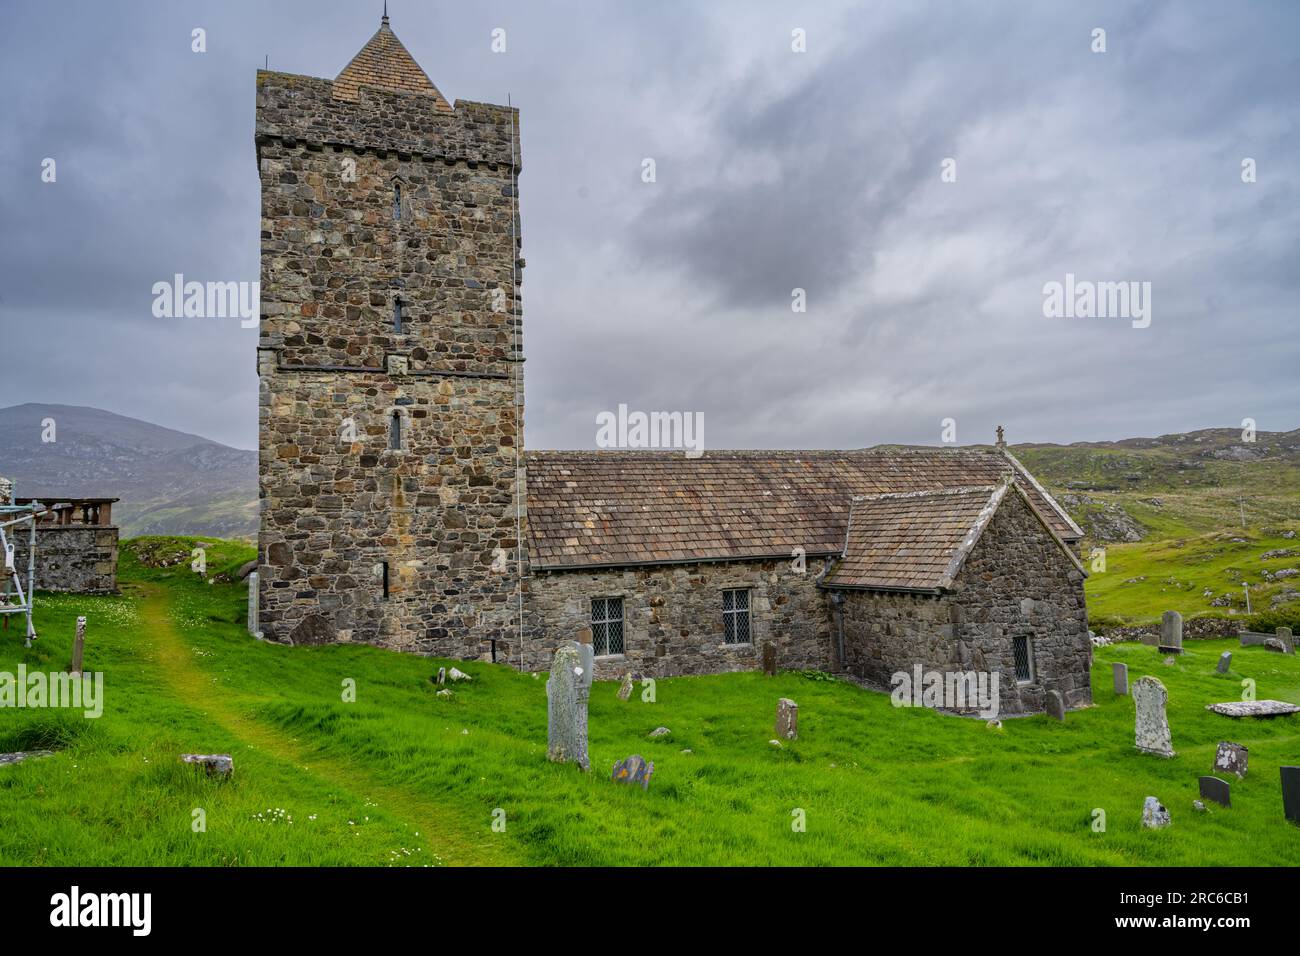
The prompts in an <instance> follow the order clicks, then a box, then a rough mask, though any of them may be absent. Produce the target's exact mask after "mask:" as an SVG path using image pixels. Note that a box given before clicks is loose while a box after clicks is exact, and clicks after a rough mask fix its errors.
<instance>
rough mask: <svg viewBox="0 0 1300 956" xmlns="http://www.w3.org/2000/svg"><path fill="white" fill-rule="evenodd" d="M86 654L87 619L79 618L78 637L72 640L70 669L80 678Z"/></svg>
mask: <svg viewBox="0 0 1300 956" xmlns="http://www.w3.org/2000/svg"><path fill="white" fill-rule="evenodd" d="M85 652H86V619H85V618H84V617H79V618H77V636H76V637H74V638H73V639H72V666H70V667H69V668H68V670H69V671H70V672H72V673H73V674H76V675H78V676H80V674H81V665H82V657H83V656H84V655H85Z"/></svg>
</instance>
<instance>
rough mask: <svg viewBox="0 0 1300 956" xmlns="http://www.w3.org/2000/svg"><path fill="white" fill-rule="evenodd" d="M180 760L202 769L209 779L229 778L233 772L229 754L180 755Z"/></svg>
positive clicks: (233, 763)
mask: <svg viewBox="0 0 1300 956" xmlns="http://www.w3.org/2000/svg"><path fill="white" fill-rule="evenodd" d="M181 760H182V761H184V762H185V763H192V764H197V765H198V766H200V767H202V768H203V769H204V770H206V771H207V773H208V776H209V777H229V776H231V775H232V774H233V773H234V772H235V761H234V758H232V757H231V756H230V754H181Z"/></svg>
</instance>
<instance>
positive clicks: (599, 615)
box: [591, 597, 623, 657]
mask: <svg viewBox="0 0 1300 956" xmlns="http://www.w3.org/2000/svg"><path fill="white" fill-rule="evenodd" d="M591 646H592V650H594V651H595V652H596V656H597V657H609V656H612V655H616V654H622V653H623V599H622V598H618V597H612V598H592V599H591Z"/></svg>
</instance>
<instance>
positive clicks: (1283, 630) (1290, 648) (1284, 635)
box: [1277, 627, 1295, 654]
mask: <svg viewBox="0 0 1300 956" xmlns="http://www.w3.org/2000/svg"><path fill="white" fill-rule="evenodd" d="M1277 639H1278V640H1279V641H1281V642H1282V643H1283V644H1285V645H1286V652H1287V653H1288V654H1294V653H1295V637H1294V636H1293V635H1292V634H1291V628H1289V627H1279V628H1278V629H1277Z"/></svg>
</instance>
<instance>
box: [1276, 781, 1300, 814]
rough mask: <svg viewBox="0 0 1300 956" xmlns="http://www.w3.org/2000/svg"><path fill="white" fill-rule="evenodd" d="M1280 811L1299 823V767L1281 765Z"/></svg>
mask: <svg viewBox="0 0 1300 956" xmlns="http://www.w3.org/2000/svg"><path fill="white" fill-rule="evenodd" d="M1280 769H1281V771H1282V813H1283V815H1284V816H1285V817H1286V818H1287V819H1288V820H1290V821H1291V822H1292V823H1300V767H1282V768H1280Z"/></svg>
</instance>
